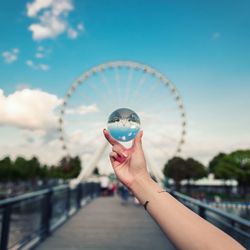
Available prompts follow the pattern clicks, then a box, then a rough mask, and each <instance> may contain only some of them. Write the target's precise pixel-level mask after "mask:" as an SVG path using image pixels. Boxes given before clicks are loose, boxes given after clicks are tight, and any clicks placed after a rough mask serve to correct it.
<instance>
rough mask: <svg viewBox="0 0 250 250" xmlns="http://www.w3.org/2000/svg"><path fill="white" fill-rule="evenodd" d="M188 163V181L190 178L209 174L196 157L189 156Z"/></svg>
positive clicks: (194, 178) (195, 178)
mask: <svg viewBox="0 0 250 250" xmlns="http://www.w3.org/2000/svg"><path fill="white" fill-rule="evenodd" d="M186 164H187V171H186V179H187V180H188V182H189V181H190V180H198V179H201V178H203V177H206V176H207V170H206V168H205V167H204V165H202V164H201V163H200V162H198V161H196V160H195V159H193V158H188V159H187V160H186Z"/></svg>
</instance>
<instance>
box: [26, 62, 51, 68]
mask: <svg viewBox="0 0 250 250" xmlns="http://www.w3.org/2000/svg"><path fill="white" fill-rule="evenodd" d="M26 65H27V66H29V67H30V68H32V69H34V70H42V71H47V70H49V69H50V67H49V65H47V64H43V63H34V62H33V61H32V60H27V61H26Z"/></svg>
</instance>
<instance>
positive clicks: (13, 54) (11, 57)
mask: <svg viewBox="0 0 250 250" xmlns="http://www.w3.org/2000/svg"><path fill="white" fill-rule="evenodd" d="M18 55H19V49H17V48H14V49H12V50H11V51H4V52H3V53H2V57H3V58H4V62H5V63H13V62H15V61H16V60H17V59H18Z"/></svg>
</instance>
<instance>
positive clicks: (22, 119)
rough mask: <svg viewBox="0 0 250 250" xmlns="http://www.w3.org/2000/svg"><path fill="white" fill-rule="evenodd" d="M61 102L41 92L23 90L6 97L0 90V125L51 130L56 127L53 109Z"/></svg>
mask: <svg viewBox="0 0 250 250" xmlns="http://www.w3.org/2000/svg"><path fill="white" fill-rule="evenodd" d="M60 103H61V100H60V99H59V98H58V97H57V96H56V95H53V94H49V93H47V92H44V91H41V90H32V89H23V90H19V91H16V92H14V93H13V94H10V95H8V96H5V95H4V92H3V90H2V89H0V125H9V126H14V127H18V128H24V129H33V130H36V129H43V130H47V129H51V128H53V127H55V126H56V114H55V109H56V108H57V107H58V105H60Z"/></svg>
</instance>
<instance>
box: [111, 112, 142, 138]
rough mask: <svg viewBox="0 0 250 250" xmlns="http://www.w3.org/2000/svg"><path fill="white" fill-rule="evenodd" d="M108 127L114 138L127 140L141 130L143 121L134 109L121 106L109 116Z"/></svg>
mask: <svg viewBox="0 0 250 250" xmlns="http://www.w3.org/2000/svg"><path fill="white" fill-rule="evenodd" d="M107 127H108V131H109V133H110V134H111V136H112V137H113V138H114V139H116V140H118V141H122V142H127V141H131V140H133V139H134V138H135V136H136V135H137V133H138V132H139V131H140V127H141V122H140V118H139V116H138V115H137V114H136V113H135V112H134V111H133V110H131V109H128V108H120V109H117V110H115V111H114V112H113V113H112V114H111V115H110V116H109V118H108V125H107Z"/></svg>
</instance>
